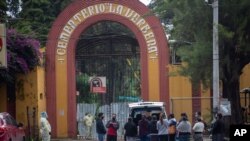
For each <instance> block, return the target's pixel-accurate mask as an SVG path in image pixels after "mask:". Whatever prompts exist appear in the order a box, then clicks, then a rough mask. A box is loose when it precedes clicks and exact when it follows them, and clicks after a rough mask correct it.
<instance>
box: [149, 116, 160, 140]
mask: <svg viewBox="0 0 250 141" xmlns="http://www.w3.org/2000/svg"><path fill="white" fill-rule="evenodd" d="M149 134H150V141H158V135H157V134H158V130H157V117H156V115H153V116H152V119H151V121H149Z"/></svg>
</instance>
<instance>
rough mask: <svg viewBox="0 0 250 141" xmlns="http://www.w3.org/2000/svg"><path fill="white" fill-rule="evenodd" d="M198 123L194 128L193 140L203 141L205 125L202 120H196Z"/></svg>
mask: <svg viewBox="0 0 250 141" xmlns="http://www.w3.org/2000/svg"><path fill="white" fill-rule="evenodd" d="M196 120H197V122H196V123H195V124H194V126H193V131H194V135H193V139H194V141H203V132H204V127H205V125H204V123H203V122H202V120H201V118H197V119H196Z"/></svg>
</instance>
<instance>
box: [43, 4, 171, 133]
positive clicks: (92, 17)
mask: <svg viewBox="0 0 250 141" xmlns="http://www.w3.org/2000/svg"><path fill="white" fill-rule="evenodd" d="M105 20H108V21H114V22H118V23H121V24H123V25H125V26H126V27H128V28H129V29H130V30H131V31H132V32H133V33H134V35H135V36H136V39H137V40H138V43H139V46H140V64H141V73H140V74H141V96H142V99H143V100H145V101H148V100H150V101H163V102H166V105H169V104H168V103H169V88H168V87H169V84H168V82H169V80H168V69H167V66H168V58H169V57H168V56H169V54H168V45H167V41H166V35H165V33H164V30H163V28H162V25H161V23H160V21H159V19H157V18H156V17H155V16H154V15H152V13H151V12H150V10H149V9H148V8H147V7H146V6H145V5H143V4H142V3H141V2H140V1H139V0H133V1H128V0H119V1H115V0H95V1H90V0H86V1H83V0H76V1H74V2H72V3H71V4H70V5H69V6H68V7H67V8H66V9H65V10H64V11H62V13H61V14H60V15H59V16H58V17H57V19H56V20H55V22H54V24H53V26H52V28H51V31H50V33H49V37H48V41H47V45H46V100H47V112H48V115H49V121H50V123H51V125H52V136H53V137H62V138H63V137H75V136H76V134H77V130H76V129H77V128H76V126H77V125H76V83H75V82H76V66H75V54H76V53H75V49H76V46H77V42H78V38H79V36H80V35H81V33H82V32H83V31H85V30H86V29H87V28H88V27H89V26H91V25H93V24H95V23H97V22H100V21H105ZM166 109H167V111H169V107H168V106H167V107H166Z"/></svg>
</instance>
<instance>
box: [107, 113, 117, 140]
mask: <svg viewBox="0 0 250 141" xmlns="http://www.w3.org/2000/svg"><path fill="white" fill-rule="evenodd" d="M106 128H108V132H107V141H117V130H118V129H119V122H118V121H117V120H116V114H112V119H111V120H109V121H108V122H107V124H106Z"/></svg>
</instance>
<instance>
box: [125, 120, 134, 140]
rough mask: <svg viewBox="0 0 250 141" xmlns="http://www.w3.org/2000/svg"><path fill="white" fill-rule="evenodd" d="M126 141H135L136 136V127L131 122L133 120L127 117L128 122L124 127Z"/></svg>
mask: <svg viewBox="0 0 250 141" xmlns="http://www.w3.org/2000/svg"><path fill="white" fill-rule="evenodd" d="M124 129H125V139H126V141H135V140H136V136H137V127H136V125H135V123H134V122H133V118H132V117H129V118H128V122H127V123H125V125H124Z"/></svg>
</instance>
